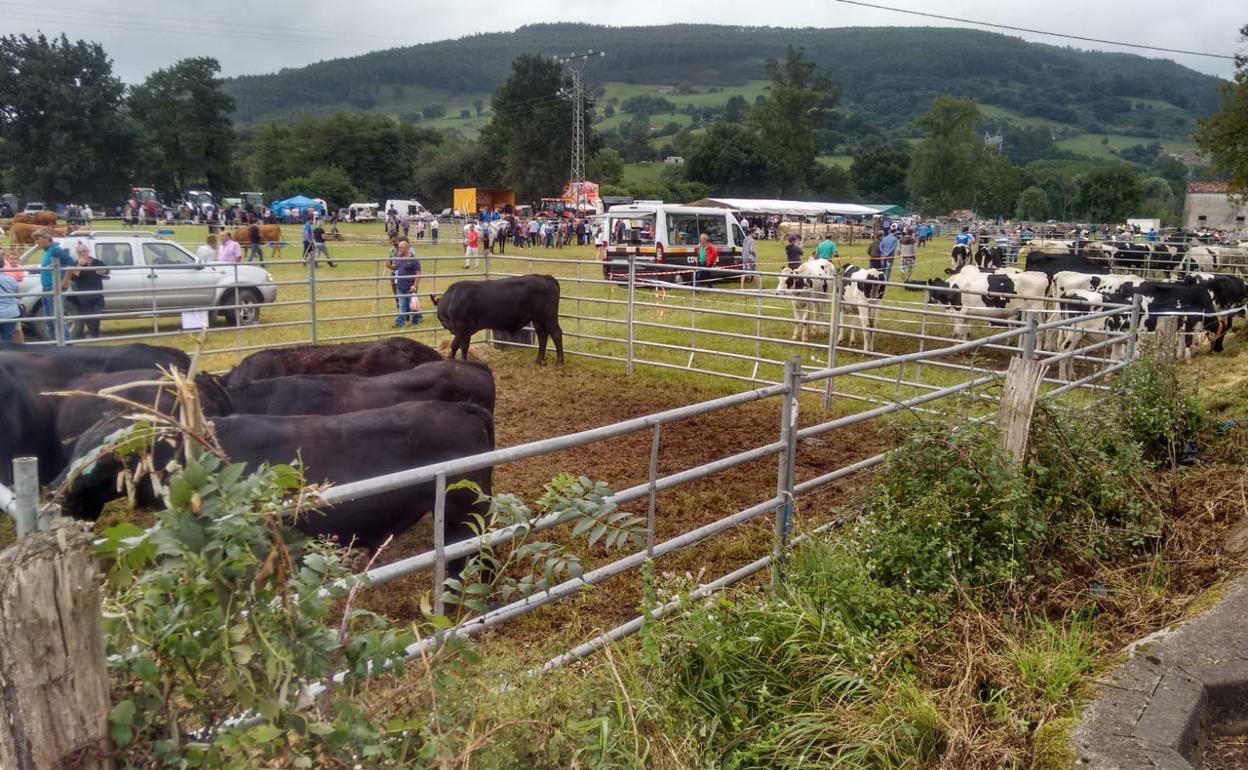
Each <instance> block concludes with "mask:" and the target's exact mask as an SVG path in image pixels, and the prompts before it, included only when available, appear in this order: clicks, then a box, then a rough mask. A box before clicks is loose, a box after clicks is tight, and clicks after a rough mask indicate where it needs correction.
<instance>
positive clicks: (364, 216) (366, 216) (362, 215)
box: [347, 203, 377, 222]
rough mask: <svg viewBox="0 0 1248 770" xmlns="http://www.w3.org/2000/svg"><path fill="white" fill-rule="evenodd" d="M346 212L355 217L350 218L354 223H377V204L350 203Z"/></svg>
mask: <svg viewBox="0 0 1248 770" xmlns="http://www.w3.org/2000/svg"><path fill="white" fill-rule="evenodd" d="M347 211H348V212H349V213H351V214H354V215H355V216H354V217H352V218H351V219H352V221H354V222H376V221H377V204H376V203H352V204H351V205H350V206H348V207H347Z"/></svg>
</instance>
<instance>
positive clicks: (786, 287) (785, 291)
mask: <svg viewBox="0 0 1248 770" xmlns="http://www.w3.org/2000/svg"><path fill="white" fill-rule="evenodd" d="M835 270H836V268H835V267H833V265H832V263H831V262H829V261H828V260H826V259H808V260H806V261H805V262H803V263H802V264H800V265H798V266H797V267H796V268H791V267H785V268H784V269H782V270H781V271H780V283H779V285H778V286H776V293H777V294H780V295H783V296H787V297H792V298H793V322H794V324H795V325H794V327H793V336H792V337H790V339H797V337H798V335H799V334H800V335H801V337H802V342H806V340H807V338H808V336H809V331H810V329H811V328H813V327H814V326H815V325H816V324H817V323H818V322H819V317H820V315H822V314H823V312H824V308H825V307H828V300H829V297H830V294H829V291H830V289H831V283H832V278H833V276H834V275H835V272H834V271H835Z"/></svg>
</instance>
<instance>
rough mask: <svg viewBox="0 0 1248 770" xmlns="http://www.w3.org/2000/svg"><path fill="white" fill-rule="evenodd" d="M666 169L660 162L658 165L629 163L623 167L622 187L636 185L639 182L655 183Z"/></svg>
mask: <svg viewBox="0 0 1248 770" xmlns="http://www.w3.org/2000/svg"><path fill="white" fill-rule="evenodd" d="M665 168H667V166H666V165H665V164H663V163H662V162H658V163H629V164H626V165H625V166H624V180H623V181H624V186H625V187H629V186H630V185H634V184H637V183H639V182H657V181H659V179H660V178H661V177H662V176H663V169H665Z"/></svg>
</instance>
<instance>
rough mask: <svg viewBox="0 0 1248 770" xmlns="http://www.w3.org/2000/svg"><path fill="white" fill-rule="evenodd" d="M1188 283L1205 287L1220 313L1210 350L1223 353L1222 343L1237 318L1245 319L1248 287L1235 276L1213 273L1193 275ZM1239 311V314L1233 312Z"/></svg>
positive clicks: (1242, 280) (1214, 306) (1214, 307)
mask: <svg viewBox="0 0 1248 770" xmlns="http://www.w3.org/2000/svg"><path fill="white" fill-rule="evenodd" d="M1186 282H1188V283H1194V284H1196V285H1198V286H1201V287H1204V289H1205V291H1207V292H1209V299H1210V300H1212V301H1213V309H1214V311H1215V312H1217V313H1218V318H1217V331H1216V332H1214V333H1213V336H1212V338H1211V339H1210V340H1209V349H1210V350H1212V351H1213V352H1214V353H1221V352H1222V342H1223V340H1225V339H1226V335H1227V334H1228V333H1229V332H1230V331H1231V326H1232V325H1233V324H1234V323H1235V318H1236V316H1239V317H1243V316H1244V315H1245V308H1246V307H1248V287H1246V286H1245V285H1244V279H1243V278H1240V277H1239V276H1235V275H1214V274H1211V273H1192V274H1191V275H1190V276H1188V277H1187V279H1186ZM1232 311H1237V312H1232Z"/></svg>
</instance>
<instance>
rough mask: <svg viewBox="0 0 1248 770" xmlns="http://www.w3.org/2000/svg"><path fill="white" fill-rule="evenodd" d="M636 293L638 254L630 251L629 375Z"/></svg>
mask: <svg viewBox="0 0 1248 770" xmlns="http://www.w3.org/2000/svg"><path fill="white" fill-rule="evenodd" d="M607 270H608V272H610V268H607ZM636 294H637V255H636V254H631V253H630V254H629V255H628V324H627V330H626V332H625V333H626V334H627V336H628V339H627V345H628V351H627V354H626V355H627V363H626V367H627V368H626V373H627V374H628V376H629V377H632V376H633V314H634V313H635V312H636V310H637V307H636V305H635V304H634V303H635V302H636Z"/></svg>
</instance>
